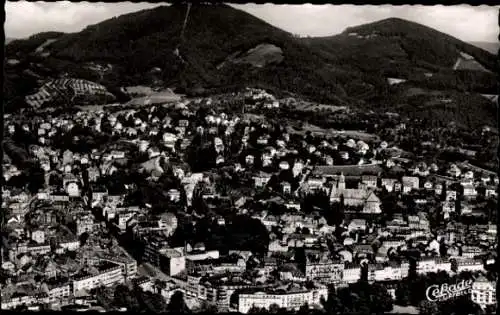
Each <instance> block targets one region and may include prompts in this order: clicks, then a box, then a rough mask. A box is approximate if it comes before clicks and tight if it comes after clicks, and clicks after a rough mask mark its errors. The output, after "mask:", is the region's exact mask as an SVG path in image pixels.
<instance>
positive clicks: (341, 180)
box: [337, 173, 345, 190]
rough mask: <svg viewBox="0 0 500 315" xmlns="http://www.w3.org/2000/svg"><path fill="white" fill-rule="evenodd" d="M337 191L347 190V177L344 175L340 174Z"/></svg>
mask: <svg viewBox="0 0 500 315" xmlns="http://www.w3.org/2000/svg"><path fill="white" fill-rule="evenodd" d="M337 189H338V190H344V189H345V177H344V173H340V176H339V181H338V184H337Z"/></svg>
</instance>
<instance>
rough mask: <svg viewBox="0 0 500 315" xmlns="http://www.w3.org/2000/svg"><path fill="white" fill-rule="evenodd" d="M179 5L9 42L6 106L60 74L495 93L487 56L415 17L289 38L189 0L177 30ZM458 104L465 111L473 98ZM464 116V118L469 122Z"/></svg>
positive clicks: (123, 81)
mask: <svg viewBox="0 0 500 315" xmlns="http://www.w3.org/2000/svg"><path fill="white" fill-rule="evenodd" d="M187 11H188V10H187V5H186V4H174V5H171V6H161V7H157V8H154V9H149V10H143V11H139V12H135V13H130V14H126V15H122V16H119V17H116V18H112V19H109V20H106V21H103V22H101V23H98V24H95V25H91V26H88V27H86V28H85V29H84V30H83V31H81V32H78V33H72V34H64V33H54V32H49V33H41V34H37V35H35V36H32V37H30V38H28V39H25V40H15V41H13V42H11V43H9V44H8V45H7V46H6V54H7V59H9V60H11V61H10V62H8V63H7V65H6V71H5V72H6V80H5V81H6V84H5V88H4V92H5V93H4V95H5V96H4V97H5V98H6V100H7V103H9V104H10V106H9V108H14V109H15V108H18V107H19V106H21V105H20V104H16V102H18V101H20V100H22V99H23V98H24V97H25V96H26V95H28V94H34V93H36V91H37V90H38V89H39V88H40V87H41V86H42V85H43V84H45V83H46V82H47V80H49V81H50V80H53V79H57V78H60V77H61V76H62V75H65V77H71V78H76V79H84V80H88V81H90V82H95V83H97V84H100V85H102V86H104V87H105V88H106V90H107V91H108V92H110V93H112V94H114V95H115V96H117V94H119V93H120V92H119V91H120V87H123V86H134V85H146V86H162V87H165V86H168V87H172V88H179V89H182V90H184V91H187V92H189V91H191V90H200V88H205V89H211V88H224V87H228V86H231V87H243V86H261V87H265V88H268V89H272V90H278V91H279V90H284V91H287V92H291V93H294V94H297V95H300V96H302V97H305V98H309V99H311V100H315V101H319V102H323V103H329V104H332V105H343V106H344V105H349V106H353V107H358V108H366V107H375V108H377V107H381V106H384V107H386V106H389V107H394V108H402V111H403V113H404V112H405V111H407V109H408V108H407V107H405V106H401V102H402V103H403V104H404V103H407V99H406V96H405V95H406V94H405V93H399V92H398V93H397V95H400V96H401V97H398V98H393V97H391V95H392V94H393V90H394V89H396V88H397V89H399V90H400V89H408V88H410V86H411V87H418V88H422V89H424V90H429V91H448V92H450V93H451V94H453V95H462V94H464V95H465V94H474V95H475V94H496V93H497V88H498V87H497V80H496V77H495V73H496V71H497V69H498V68H497V67H498V66H497V62H496V59H495V56H494V55H492V54H491V53H489V52H487V51H485V50H483V49H481V48H478V47H476V46H474V45H471V44H468V43H464V42H462V41H460V40H458V39H456V38H454V37H451V36H449V35H446V34H444V33H441V32H438V31H436V30H434V29H431V28H429V27H426V26H423V25H420V24H417V23H413V22H409V21H405V20H401V19H386V20H382V21H378V22H375V23H370V24H365V25H360V26H356V27H351V28H348V29H347V30H345V31H344V32H343V33H341V34H339V35H336V36H330V37H321V38H297V37H295V36H293V35H292V34H290V33H288V32H285V31H283V30H281V29H279V28H276V27H274V26H272V25H270V24H268V23H266V22H264V21H262V20H260V19H258V18H256V17H254V16H252V15H250V14H248V13H246V12H243V11H240V10H237V9H234V8H232V7H230V6H227V5H224V4H194V5H192V7H191V9H190V11H189V15H188V16H187V19H186V22H187V23H186V26H185V28H184V31H183V25H184V19H185V18H186V13H187ZM182 34H183V35H182ZM12 59H15V60H12ZM394 82H405V84H403V85H400V84H396V85H394V86H393V85H390V83H394ZM118 99H120V97H118ZM482 99H484V98H482ZM462 104H463V105H461V106H468V107H467V108H464V112H471V108H472V107H473V104H472V103H469V102H462ZM469 107H471V108H469ZM481 108H482V107H481ZM479 110H482V109H479ZM479 116H480V117H488V115H486V114H484V112H483V113H479ZM430 117H432V115H430ZM454 117H455V118H456V119H462V118H460V116H459V115H457V116H454ZM492 119H494V118H492ZM463 120H464V124H466V125H470V126H472V125H473V123H472V122H473V121H475V120H473V119H467V118H465V117H464V118H463ZM469 122H471V123H470V124H469Z"/></svg>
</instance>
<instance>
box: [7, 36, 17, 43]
mask: <svg viewBox="0 0 500 315" xmlns="http://www.w3.org/2000/svg"><path fill="white" fill-rule="evenodd" d="M13 40H16V39H15V38H9V37H6V38H5V45H7V44H8V43H10V42H11V41H13Z"/></svg>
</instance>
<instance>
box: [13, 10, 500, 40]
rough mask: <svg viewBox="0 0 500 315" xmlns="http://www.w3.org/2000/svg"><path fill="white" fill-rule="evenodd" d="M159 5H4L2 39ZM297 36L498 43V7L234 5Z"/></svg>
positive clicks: (67, 27) (81, 24)
mask: <svg viewBox="0 0 500 315" xmlns="http://www.w3.org/2000/svg"><path fill="white" fill-rule="evenodd" d="M158 5H160V4H158V3H131V2H120V3H102V2H101V3H90V2H69V1H57V2H41V1H40V2H26V1H19V2H6V4H5V13H6V21H5V25H4V28H5V35H6V37H8V38H24V37H28V36H30V35H33V34H36V33H39V32H44V31H61V32H78V31H80V30H82V29H83V28H85V27H86V26H88V25H91V24H96V23H99V22H101V21H104V20H106V19H109V18H112V17H115V16H119V15H122V14H125V13H130V12H134V11H139V10H143V9H147V8H152V7H156V6H158ZM232 6H233V7H235V8H237V9H240V10H243V11H246V12H248V13H250V14H253V15H255V16H257V17H258V18H261V19H263V20H264V21H266V22H268V23H270V24H272V25H274V26H277V27H279V28H281V29H283V30H285V31H288V32H290V33H294V34H297V35H301V36H329V35H335V34H338V33H340V32H342V31H343V30H344V29H345V28H347V27H350V26H356V25H360V24H365V23H370V22H374V21H377V20H382V19H385V18H389V17H398V18H402V19H406V20H410V21H414V22H417V23H421V24H424V25H427V26H430V27H432V28H435V29H437V30H439V31H441V32H444V33H447V34H450V35H452V36H455V37H457V38H459V39H461V40H464V41H485V42H497V41H498V34H499V28H498V10H499V9H500V6H486V5H481V6H475V7H474V6H469V5H455V6H442V5H440V6H422V5H418V6H416V5H414V6H410V5H404V6H391V5H379V6H370V5H363V6H356V5H312V4H303V5H276V4H232Z"/></svg>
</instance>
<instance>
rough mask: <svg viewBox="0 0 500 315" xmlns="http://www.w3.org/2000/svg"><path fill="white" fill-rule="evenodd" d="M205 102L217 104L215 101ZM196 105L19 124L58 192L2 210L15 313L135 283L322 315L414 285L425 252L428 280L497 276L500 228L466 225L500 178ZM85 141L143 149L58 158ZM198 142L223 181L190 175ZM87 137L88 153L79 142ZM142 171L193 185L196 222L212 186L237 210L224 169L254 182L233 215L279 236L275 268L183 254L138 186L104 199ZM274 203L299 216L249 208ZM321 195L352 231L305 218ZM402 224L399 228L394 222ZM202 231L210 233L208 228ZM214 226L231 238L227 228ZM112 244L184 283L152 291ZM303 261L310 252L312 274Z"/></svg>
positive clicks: (235, 305) (176, 196)
mask: <svg viewBox="0 0 500 315" xmlns="http://www.w3.org/2000/svg"><path fill="white" fill-rule="evenodd" d="M245 97H246V98H251V99H253V100H257V101H262V102H263V104H265V106H264V107H265V108H278V107H279V106H280V101H278V100H276V99H275V98H274V97H272V95H268V94H267V93H265V92H264V91H262V90H248V91H246V92H245ZM192 102H193V104H195V105H199V104H200V103H201V102H204V103H206V104H210V103H211V102H212V99H211V98H208V99H204V100H201V99H198V100H194V101H192ZM190 104H191V103H190V102H189V101H182V102H181V101H179V102H177V103H176V104H175V105H172V104H169V105H168V106H167V105H166V106H165V107H166V108H168V109H173V110H172V111H171V112H170V113H169V114H165V113H163V114H160V112H162V111H163V112H164V109H163V106H150V107H145V109H141V110H136V109H127V110H122V111H119V112H115V113H108V112H105V111H104V110H97V111H80V112H78V113H77V114H76V115H75V116H71V117H50V116H48V117H47V118H44V119H34V120H32V121H31V122H29V123H27V122H22V123H21V124H17V125H16V124H15V123H13V122H11V121H7V122H6V130H7V135H14V134H15V133H16V132H18V129H19V128H20V129H22V131H23V132H25V133H31V134H34V135H35V136H36V138H37V139H38V144H36V145H31V146H30V147H29V154H30V156H32V157H34V158H35V159H36V160H38V161H39V162H40V166H41V168H42V170H43V171H44V172H45V182H44V187H43V188H42V189H40V191H39V192H38V193H36V194H33V195H30V194H28V193H26V192H25V191H24V190H22V189H17V188H13V187H3V188H2V196H3V198H2V199H3V205H2V207H3V208H6V209H8V210H9V212H8V216H7V219H6V225H5V226H6V227H7V228H8V229H9V234H8V237H7V238H4V239H3V240H2V241H3V243H4V245H5V246H2V258H8V259H7V260H3V263H2V270H3V272H4V274H6V275H7V276H6V277H5V278H6V279H7V280H6V281H5V284H4V283H2V286H3V287H2V288H3V289H2V308H15V307H16V306H18V305H23V304H27V305H28V304H37V303H42V302H44V303H45V302H47V301H49V302H55V301H59V302H60V301H63V300H69V299H70V298H73V299H74V298H75V297H79V296H85V295H89V294H92V293H91V291H92V290H93V289H96V288H98V287H100V286H113V285H116V284H118V283H123V282H129V281H132V282H134V283H135V284H137V285H139V286H140V287H142V288H143V289H144V290H150V291H154V292H159V293H160V294H162V295H163V296H164V297H165V298H166V299H168V298H170V297H171V296H172V294H173V293H174V292H175V291H177V290H181V291H182V292H184V293H185V295H186V296H187V297H189V298H192V299H196V300H199V301H206V302H209V303H211V304H214V305H216V306H217V307H218V308H219V309H221V310H238V311H239V312H242V313H248V312H249V311H250V309H251V308H252V307H259V308H267V309H269V308H271V306H273V305H277V306H278V307H281V308H287V309H299V308H300V307H301V306H303V305H305V304H307V305H309V306H314V305H319V304H320V300H321V299H322V298H326V297H327V294H328V292H327V286H328V285H329V284H335V285H336V286H339V287H341V286H348V285H349V284H352V283H355V282H357V281H359V280H360V279H361V278H362V274H363V272H366V273H367V279H368V281H370V282H397V281H401V280H402V279H404V278H405V277H407V276H408V274H409V270H410V264H409V262H408V261H406V260H405V259H404V255H403V254H402V253H404V252H405V251H409V250H414V251H419V252H420V254H421V259H420V260H419V261H418V262H417V264H416V272H417V273H418V274H427V273H430V272H438V271H445V272H448V273H460V272H463V271H471V272H474V273H485V272H486V267H487V266H488V265H491V264H493V263H494V262H495V260H494V257H493V255H492V253H493V252H494V251H495V248H496V233H497V231H496V226H495V225H494V224H493V223H492V222H489V224H484V225H474V226H469V227H468V228H465V227H464V226H462V225H461V223H459V221H460V217H462V216H474V215H476V214H480V213H483V214H484V203H485V202H487V201H488V199H494V198H496V197H497V190H496V188H495V187H496V186H497V185H498V176H496V175H493V174H488V173H487V172H478V171H473V170H472V169H471V168H470V167H468V166H467V165H463V164H446V165H438V164H437V163H432V164H430V165H427V164H426V163H424V162H419V163H414V162H412V161H411V160H410V159H406V158H402V157H400V155H401V152H400V150H398V149H397V148H396V147H395V146H394V147H389V145H388V143H387V142H385V141H380V140H376V141H373V142H370V141H367V142H365V141H361V140H359V141H356V140H354V139H349V138H347V137H343V136H338V137H334V138H331V137H330V138H327V137H319V138H317V137H312V136H308V137H306V136H303V135H297V134H294V133H292V132H289V130H286V129H285V128H280V126H276V125H272V124H268V123H265V122H264V123H263V122H261V121H257V122H256V121H253V120H251V119H247V118H245V117H246V116H241V117H239V116H238V115H232V116H231V115H228V114H226V113H222V112H221V113H217V112H216V111H215V110H213V111H209V112H208V113H207V114H206V115H205V116H204V117H201V119H200V117H197V115H196V114H195V113H194V112H192V111H191V110H190V109H189V107H190V106H188V105H190ZM82 126H84V127H85V128H87V129H88V130H91V131H92V132H94V133H96V134H102V133H109V134H110V135H112V136H114V137H115V138H116V137H118V138H120V139H121V140H123V141H124V142H127V143H128V146H127V147H126V148H127V149H124V148H123V147H118V146H114V145H107V146H106V148H105V150H97V149H92V150H91V152H88V153H78V152H72V151H71V150H70V149H64V150H63V149H60V148H57V147H56V146H57V145H58V144H57V143H55V141H54V140H55V139H57V138H58V137H60V136H62V135H64V134H65V133H68V132H71V131H72V130H78V129H79V128H81V127H82ZM240 134H241V138H239V137H237V139H236V140H235V135H240ZM195 136H197V137H199V138H201V139H202V140H203V141H205V143H207V144H208V146H207V147H208V148H210V150H211V151H212V152H214V154H213V158H214V159H215V160H214V161H213V163H212V164H213V165H214V168H213V169H212V170H210V171H206V172H205V171H200V172H191V171H190V169H189V167H188V166H186V163H182V159H183V158H185V151H186V149H187V148H188V147H189V146H190V143H191V141H192V140H193V137H195ZM74 138H75V139H74V140H75V142H78V140H79V139H78V138H79V136H78V135H75V136H74ZM235 141H237V143H236V144H237V145H236V146H235V143H234V142H235ZM234 147H236V148H237V149H236V150H235V149H234ZM387 156H389V157H387ZM207 158H208V156H207ZM210 158H212V156H210ZM7 159H8V158H7ZM134 159H137V160H140V162H139V163H138V164H139V166H140V167H139V169H140V170H141V171H142V172H145V173H146V174H147V175H148V176H147V179H148V180H150V181H151V182H155V181H158V180H159V178H161V176H163V175H166V169H165V168H166V166H168V167H169V169H170V170H171V171H172V173H171V174H170V173H169V175H168V176H173V177H175V178H176V180H177V182H179V183H180V185H179V186H178V187H176V188H172V189H169V190H168V191H165V192H164V193H165V194H166V195H167V196H168V199H169V201H170V202H171V203H176V204H178V203H180V202H184V201H183V200H184V198H182V197H183V196H185V197H186V198H185V204H183V205H182V207H181V208H182V209H186V208H188V207H190V206H192V205H193V199H194V198H196V197H197V194H199V191H200V189H199V188H200V187H203V189H201V191H202V192H201V195H202V197H204V198H208V197H209V198H215V199H217V198H218V197H220V196H221V192H219V191H217V189H216V187H217V185H215V183H214V180H213V178H214V176H213V174H214V173H217V172H218V170H224V172H227V170H228V169H230V170H231V171H232V172H233V174H238V175H239V176H236V177H238V178H241V179H244V178H251V180H249V181H247V182H245V183H246V185H248V186H249V187H246V188H248V190H247V191H251V194H248V195H246V196H244V197H242V198H240V199H239V200H238V201H237V202H235V203H234V204H233V205H232V206H233V208H234V209H233V210H234V212H236V213H238V214H240V215H248V216H251V217H252V218H254V219H256V220H259V221H260V222H261V223H262V225H263V226H265V227H266V228H267V230H268V233H269V240H270V241H269V244H268V248H267V256H261V255H256V254H255V253H251V252H247V251H241V250H238V249H232V250H230V251H229V253H228V254H221V253H220V252H219V250H213V249H207V248H205V245H204V244H203V243H195V244H190V243H189V242H186V245H185V246H183V247H180V248H172V247H171V246H170V245H169V239H170V237H171V236H172V235H173V234H174V232H175V231H176V229H177V228H178V225H179V224H180V223H179V221H180V220H181V219H182V220H184V219H185V217H186V215H184V214H182V215H180V214H173V213H169V212H167V213H164V214H160V215H156V216H153V215H152V214H151V210H150V208H151V205H148V204H137V205H130V204H127V203H126V202H125V199H126V196H127V194H128V193H129V192H133V191H134V190H135V189H137V187H134V186H133V185H127V187H125V191H123V192H120V193H116V192H113V191H111V190H110V187H106V185H104V184H102V179H105V178H107V177H108V176H111V175H113V174H115V173H119V172H121V171H122V169H123V167H124V165H129V162H131V161H132V163H134V162H135V160H134ZM179 160H181V162H179ZM14 162H15V161H8V160H7V161H4V165H3V166H4V179H5V180H6V182H9V180H10V179H12V178H14V177H16V176H19V175H20V174H21V173H22V172H23V170H20V169H18V168H17V167H15V166H14V164H15V163H14ZM215 177H217V176H215ZM219 177H220V176H219ZM273 177H274V178H276V179H277V181H274V180H272V179H273ZM217 178H218V177H217ZM264 191H267V192H268V193H271V194H272V195H274V196H275V197H277V199H279V200H280V202H281V203H282V205H284V208H285V209H286V211H285V213H282V214H279V215H278V214H274V213H273V212H272V211H271V209H269V210H262V209H261V208H259V210H256V209H252V208H251V207H249V206H248V204H249V203H245V202H244V201H242V202H240V201H241V200H245V199H251V198H252V196H254V195H255V194H257V193H261V192H264ZM314 194H324V195H325V196H326V198H327V200H328V202H329V203H330V204H331V205H336V207H332V209H330V210H331V211H334V210H333V209H339V208H342V209H343V212H344V214H345V218H344V219H343V220H341V221H342V222H341V223H340V224H336V225H329V224H328V221H327V219H326V218H325V216H324V215H323V214H324V211H325V209H322V211H323V212H321V211H314V212H313V213H310V214H306V213H304V212H303V211H302V209H301V204H300V202H301V201H302V198H305V197H306V196H308V195H314ZM386 196H392V197H394V199H395V204H394V205H391V206H393V207H395V208H397V209H402V208H406V209H407V210H408V211H406V212H405V213H402V212H401V211H399V210H398V211H394V210H395V209H387V205H386V204H384V198H385V197H386ZM275 200H276V198H275ZM407 200H411V201H412V202H411V203H410V205H408V202H407ZM263 204H264V207H265V205H266V204H269V203H265V202H264V203H263ZM429 209H433V210H435V211H437V213H438V214H439V216H438V218H439V219H438V220H440V221H444V222H446V224H447V225H446V229H441V230H436V229H435V228H434V222H433V220H435V218H434V217H432V216H431V215H430V214H429V212H430V211H429ZM195 210H196V209H195ZM326 210H328V209H326ZM388 210H391V211H392V212H393V215H392V216H391V217H389V218H386V213H387V211H388ZM190 218H191V219H190V220H192V221H196V220H197V218H196V216H194V215H193V216H191V217H190ZM382 218H383V219H382ZM214 220H215V221H216V222H217V224H218V225H225V224H226V218H224V216H222V215H218V216H217V217H216V218H214ZM183 223H185V222H183ZM105 233H113V234H115V235H117V236H123V235H127V236H128V237H130V239H132V240H134V241H137V242H140V243H141V244H143V245H144V252H143V253H142V257H141V260H142V262H143V263H148V264H151V265H153V266H155V267H157V268H158V269H160V270H161V271H162V273H164V274H165V275H166V276H167V277H168V278H169V279H170V280H169V281H167V282H165V283H164V284H163V285H162V286H161V287H159V286H158V284H157V283H156V282H155V281H154V279H152V278H149V277H144V276H138V266H137V261H136V260H135V259H134V258H132V257H131V256H130V255H129V254H127V253H126V252H125V251H124V250H123V249H120V247H119V246H117V245H116V244H114V243H113V241H111V244H110V241H109V238H107V237H106V236H104V234H105ZM4 251H5V253H4ZM299 252H300V253H304V255H303V258H301V259H298V258H297V253H299ZM311 283H313V284H314V286H311V285H310V284H311ZM29 288H31V290H30V289H29ZM491 288H492V287H491V285H490V286H488V284H484V279H482V278H480V279H479V280H478V284H477V290H476V291H477V292H476V291H474V292H476V293H475V294H476V295H474V299H476V300H475V301H486V300H487V301H488V303H490V302H491V301H493V299H494V298H493V295H492V293H491ZM493 288H494V287H493ZM4 289H5V290H4ZM488 290H489V291H488ZM4 291H5V292H6V293H4ZM480 303H483V302H480ZM485 303H486V302H485ZM483 304H484V303H483Z"/></svg>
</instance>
